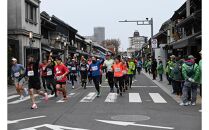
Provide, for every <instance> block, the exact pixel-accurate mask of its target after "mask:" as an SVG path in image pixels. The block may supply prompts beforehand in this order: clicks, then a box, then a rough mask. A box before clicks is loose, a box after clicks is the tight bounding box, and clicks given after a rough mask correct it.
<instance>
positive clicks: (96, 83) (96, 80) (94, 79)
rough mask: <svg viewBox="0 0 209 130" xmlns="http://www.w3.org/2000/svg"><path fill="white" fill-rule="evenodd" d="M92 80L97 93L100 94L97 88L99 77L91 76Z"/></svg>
mask: <svg viewBox="0 0 209 130" xmlns="http://www.w3.org/2000/svg"><path fill="white" fill-rule="evenodd" d="M92 79H93V82H94V85H95V88H96V90H97V92H98V93H100V87H99V81H100V75H98V76H92Z"/></svg>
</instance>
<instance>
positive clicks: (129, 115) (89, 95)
mask: <svg viewBox="0 0 209 130" xmlns="http://www.w3.org/2000/svg"><path fill="white" fill-rule="evenodd" d="M70 86H71V85H69V86H68V94H69V96H70V98H69V100H68V101H67V102H60V101H59V100H60V99H61V97H57V98H54V97H50V99H49V101H48V103H45V102H44V100H43V99H40V97H37V98H36V99H37V105H38V109H36V110H31V109H30V105H31V103H30V100H29V98H26V99H25V100H24V101H22V102H19V100H18V97H17V96H15V95H16V94H12V95H9V96H8V129H9V130H19V129H22V130H23V129H24V130H50V129H55V130H65V129H66V130H71V129H72V130H73V129H74V130H82V129H83V130H84V129H88V130H127V129H128V130H139V129H140V130H164V129H175V130H200V129H201V113H200V112H199V111H198V110H199V109H200V108H201V106H200V104H197V105H196V106H186V107H185V106H179V105H178V103H177V102H176V101H175V100H174V99H173V98H172V97H171V96H169V95H168V94H167V93H165V92H164V91H163V90H162V89H161V88H160V87H159V86H157V85H156V84H155V83H154V82H152V80H150V79H149V78H147V77H146V76H145V75H144V74H143V73H142V74H140V75H137V76H136V80H135V81H134V83H133V87H132V89H129V90H128V91H126V92H125V93H124V94H123V96H122V97H121V96H117V95H116V94H114V93H110V92H109V88H108V85H107V82H105V81H104V80H103V83H102V86H103V87H102V88H101V97H99V98H97V97H95V95H94V94H95V88H94V87H93V86H92V85H88V86H87V89H83V88H81V87H78V85H77V87H76V88H75V89H71V87H70Z"/></svg>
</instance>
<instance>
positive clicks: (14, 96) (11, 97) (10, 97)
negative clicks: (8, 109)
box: [7, 95, 20, 100]
mask: <svg viewBox="0 0 209 130" xmlns="http://www.w3.org/2000/svg"><path fill="white" fill-rule="evenodd" d="M19 96H20V95H12V96H9V97H8V98H7V100H10V99H13V98H16V97H19Z"/></svg>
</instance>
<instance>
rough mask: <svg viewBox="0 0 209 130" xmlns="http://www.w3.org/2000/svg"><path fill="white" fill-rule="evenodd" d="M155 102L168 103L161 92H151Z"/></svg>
mask: <svg viewBox="0 0 209 130" xmlns="http://www.w3.org/2000/svg"><path fill="white" fill-rule="evenodd" d="M149 95H150V97H151V98H152V100H153V102H154V103H167V102H166V101H165V100H164V99H163V97H162V96H161V95H160V94H159V93H149Z"/></svg>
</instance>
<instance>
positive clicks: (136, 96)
mask: <svg viewBox="0 0 209 130" xmlns="http://www.w3.org/2000/svg"><path fill="white" fill-rule="evenodd" d="M129 102H136V103H141V102H142V100H141V97H140V95H139V93H129Z"/></svg>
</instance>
